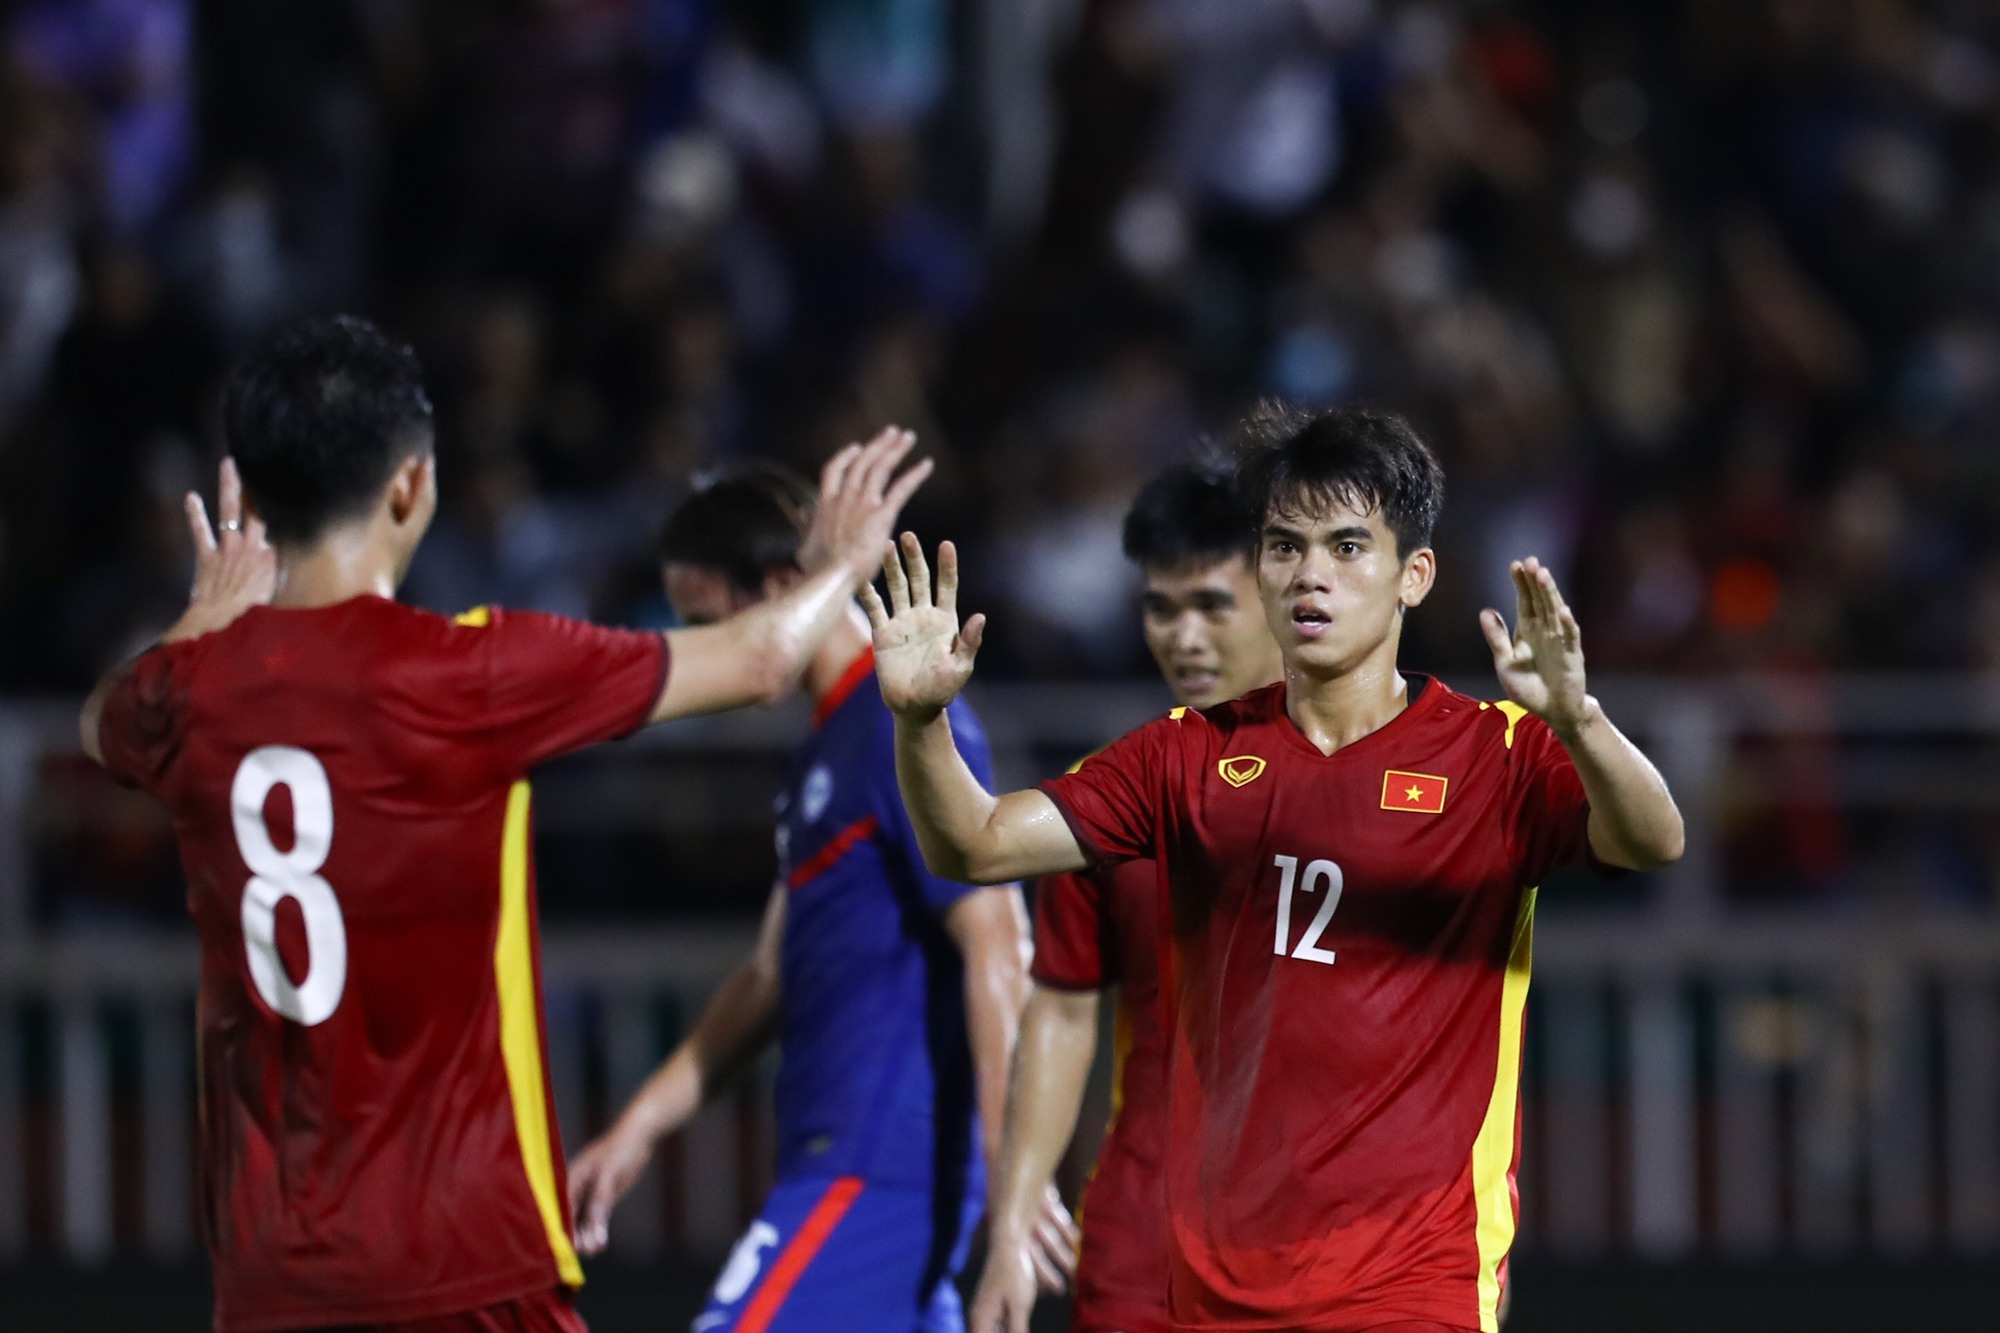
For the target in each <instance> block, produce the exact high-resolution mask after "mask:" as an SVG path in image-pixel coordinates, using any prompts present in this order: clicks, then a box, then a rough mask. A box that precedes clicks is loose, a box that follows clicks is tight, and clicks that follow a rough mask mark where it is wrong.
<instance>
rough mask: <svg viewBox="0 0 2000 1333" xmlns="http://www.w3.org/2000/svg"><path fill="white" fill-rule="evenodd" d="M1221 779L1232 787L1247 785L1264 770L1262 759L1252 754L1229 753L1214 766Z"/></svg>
mask: <svg viewBox="0 0 2000 1333" xmlns="http://www.w3.org/2000/svg"><path fill="white" fill-rule="evenodd" d="M1215 771H1216V772H1218V773H1220V774H1222V780H1223V781H1224V782H1226V783H1228V784H1229V785H1230V786H1232V787H1247V786H1249V785H1250V784H1251V783H1253V782H1255V781H1256V780H1257V779H1258V778H1259V777H1261V776H1262V775H1263V772H1264V761H1263V760H1262V759H1259V758H1258V757H1257V756H1256V755H1254V754H1238V755H1231V756H1230V757H1229V758H1227V759H1224V760H1223V761H1222V762H1221V763H1219V764H1217V765H1216V766H1215Z"/></svg>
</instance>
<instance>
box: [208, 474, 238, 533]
mask: <svg viewBox="0 0 2000 1333" xmlns="http://www.w3.org/2000/svg"><path fill="white" fill-rule="evenodd" d="M215 511H216V518H217V521H218V522H219V523H220V524H221V525H222V531H223V532H224V534H228V533H231V532H240V531H242V528H243V477H242V475H241V474H240V473H238V472H237V471H236V460H235V459H233V458H224V459H223V460H222V475H221V479H220V480H219V481H218V482H217V483H216V488H215Z"/></svg>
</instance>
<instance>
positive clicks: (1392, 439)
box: [1237, 403, 1444, 558]
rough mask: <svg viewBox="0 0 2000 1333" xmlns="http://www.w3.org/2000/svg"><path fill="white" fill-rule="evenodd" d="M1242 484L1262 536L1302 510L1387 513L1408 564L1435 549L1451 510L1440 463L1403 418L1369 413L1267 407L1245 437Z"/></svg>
mask: <svg viewBox="0 0 2000 1333" xmlns="http://www.w3.org/2000/svg"><path fill="white" fill-rule="evenodd" d="M1237 484H1238V485H1239V486H1240V487H1241V488H1242V491H1243V498H1244V501H1245V503H1246V504H1248V506H1249V509H1250V513H1251V514H1252V515H1253V518H1252V523H1253V525H1254V526H1255V527H1256V528H1260V529H1261V528H1262V527H1263V525H1264V524H1266V523H1268V522H1270V520H1271V518H1272V517H1273V516H1274V515H1275V514H1278V513H1280V512H1282V511H1285V510H1288V509H1294V508H1296V507H1298V506H1300V505H1305V506H1308V507H1310V506H1314V505H1321V504H1327V503H1331V502H1338V503H1341V504H1346V505H1350V506H1352V507H1353V508H1355V509H1357V510H1359V511H1361V512H1364V513H1366V512H1368V511H1370V510H1380V511H1381V514H1382V521H1383V522H1384V523H1386V524H1388V526H1389V530H1390V531H1391V532H1393V533H1395V534H1396V553H1397V555H1398V556H1399V557H1404V558H1407V557H1408V556H1409V555H1410V553H1411V552H1413V551H1416V550H1419V549H1421V548H1423V547H1425V546H1429V545H1430V544H1431V532H1432V530H1433V529H1435V528H1436V527H1437V521H1438V513H1439V511H1440V510H1442V509H1443V508H1444V469H1443V468H1442V467H1440V466H1439V465H1438V460H1437V455H1436V454H1433V453H1432V452H1431V450H1430V446H1429V445H1427V444H1425V443H1424V442H1423V441H1422V440H1421V439H1419V438H1418V437H1417V432H1416V431H1415V430H1414V429H1412V428H1411V426H1410V423H1409V422H1407V421H1405V420H1404V419H1403V418H1402V417H1400V416H1397V415H1396V414H1395V413H1394V412H1383V411H1379V410H1377V409H1375V408H1367V407H1339V408H1331V409H1328V410H1325V411H1319V412H1306V411H1302V410H1300V409H1298V408H1294V407H1287V406H1284V405H1283V404H1278V403H1266V404H1264V405H1263V406H1261V407H1259V408H1258V409H1257V410H1256V411H1255V412H1253V413H1252V414H1251V415H1250V417H1249V419H1248V420H1246V421H1245V422H1244V423H1243V426H1242V428H1241V431H1240V432H1239V435H1238V442H1237Z"/></svg>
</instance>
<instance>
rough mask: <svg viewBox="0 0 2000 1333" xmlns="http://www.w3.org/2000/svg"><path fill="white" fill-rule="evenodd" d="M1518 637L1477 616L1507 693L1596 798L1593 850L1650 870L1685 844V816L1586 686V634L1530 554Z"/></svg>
mask: <svg viewBox="0 0 2000 1333" xmlns="http://www.w3.org/2000/svg"><path fill="white" fill-rule="evenodd" d="M1513 575H1514V598H1515V613H1514V632H1513V633H1512V634H1511V635H1510V634H1509V633H1508V632H1507V622H1506V621H1505V620H1503V619H1501V616H1500V613H1499V612H1498V611H1492V610H1487V611H1482V612H1480V613H1479V622H1480V626H1481V628H1483V629H1484V630H1485V631H1486V643H1487V646H1488V647H1489V648H1491V649H1492V650H1493V667H1494V670H1495V671H1496V672H1497V673H1498V674H1499V677H1500V684H1501V686H1502V687H1503V688H1504V689H1505V690H1506V691H1507V696H1508V697H1509V698H1510V699H1512V700H1513V701H1514V702H1515V703H1517V704H1520V705H1521V707H1523V708H1525V709H1527V710H1528V711H1529V712H1531V713H1533V714H1534V715H1535V716H1537V717H1539V718H1541V719H1542V721H1544V722H1546V723H1548V724H1549V729H1550V730H1551V731H1553V732H1554V733H1555V735H1556V739H1557V740H1559V741H1561V742H1562V745H1563V748H1564V749H1565V750H1567V751H1568V752H1569V756H1570V759H1571V760H1572V761H1574V763H1575V764H1576V772H1577V776H1578V777H1579V778H1581V779H1582V780H1583V790H1584V793H1585V794H1586V795H1587V796H1589V798H1590V849H1591V851H1592V852H1594V853H1595V854H1596V856H1597V858H1598V859H1599V860H1600V861H1603V862H1605V863H1606V864H1607V865H1614V866H1623V867H1624V868H1626V869H1628V870H1653V869H1657V868H1658V867H1660V866H1663V865H1666V864H1668V863H1669V862H1673V861H1678V860H1679V859H1680V856H1681V852H1682V850H1683V849H1684V847H1685V845H1686V829H1685V828H1684V826H1683V825H1682V822H1681V812H1680V810H1679V808H1678V807H1677V806H1675V804H1674V798H1673V794H1672V793H1671V792H1669V791H1668V790H1667V784H1666V780H1665V779H1664V778H1662V777H1661V776H1660V771H1659V770H1658V769H1657V768H1655V767H1653V764H1652V761H1651V760H1649V759H1647V758H1646V756H1645V755H1644V754H1643V753H1641V752H1640V750H1639V747H1638V746H1636V745H1634V744H1632V742H1631V741H1630V740H1628V739H1627V738H1626V737H1625V735H1624V733H1622V732H1620V731H1619V730H1618V728H1617V727H1615V726H1613V725H1612V724H1611V719H1610V718H1608V717H1606V716H1605V715H1604V708H1603V706H1602V705H1601V704H1599V703H1598V702H1597V700H1596V698H1594V697H1593V696H1592V695H1591V694H1590V693H1589V692H1588V691H1587V690H1586V689H1585V688H1584V672H1583V634H1582V631H1581V630H1580V629H1579V628H1578V627H1577V623H1576V616H1575V615H1574V614H1572V613H1571V611H1570V609H1569V607H1568V606H1567V605H1566V604H1565V603H1564V602H1563V597H1562V593H1561V592H1560V591H1559V590H1558V589H1557V588H1556V580H1555V576H1554V575H1553V574H1551V573H1549V571H1548V569H1547V568H1546V567H1544V566H1543V564H1542V563H1541V561H1539V560H1536V559H1534V558H1532V557H1530V558H1529V559H1527V560H1517V561H1515V562H1514V564H1513Z"/></svg>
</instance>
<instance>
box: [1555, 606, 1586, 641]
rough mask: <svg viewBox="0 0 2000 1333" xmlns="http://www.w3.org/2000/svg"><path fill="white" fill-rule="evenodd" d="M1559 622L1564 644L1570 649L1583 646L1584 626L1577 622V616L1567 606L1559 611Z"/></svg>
mask: <svg viewBox="0 0 2000 1333" xmlns="http://www.w3.org/2000/svg"><path fill="white" fill-rule="evenodd" d="M1557 623H1558V624H1559V625H1560V626H1561V627H1562V645H1563V647H1564V648H1566V649H1569V650H1570V651H1572V652H1573V651H1575V650H1576V649H1578V648H1581V647H1583V627H1582V626H1581V625H1579V624H1577V623H1576V616H1575V615H1574V614H1573V613H1572V612H1571V611H1570V609H1569V608H1568V607H1567V606H1565V607H1563V608H1562V610H1561V611H1560V612H1558V613H1557Z"/></svg>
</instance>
